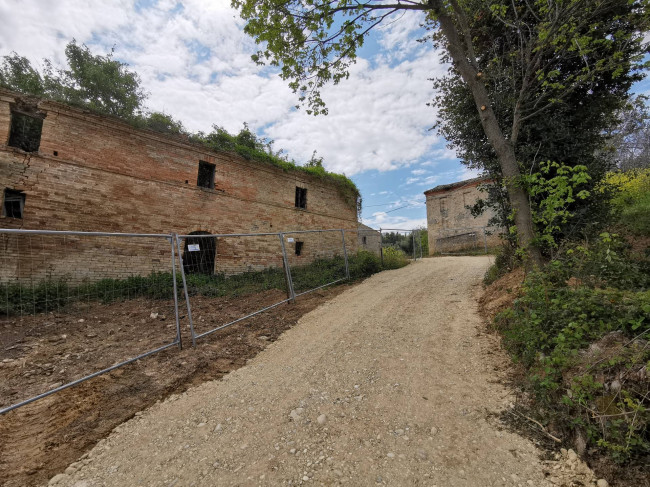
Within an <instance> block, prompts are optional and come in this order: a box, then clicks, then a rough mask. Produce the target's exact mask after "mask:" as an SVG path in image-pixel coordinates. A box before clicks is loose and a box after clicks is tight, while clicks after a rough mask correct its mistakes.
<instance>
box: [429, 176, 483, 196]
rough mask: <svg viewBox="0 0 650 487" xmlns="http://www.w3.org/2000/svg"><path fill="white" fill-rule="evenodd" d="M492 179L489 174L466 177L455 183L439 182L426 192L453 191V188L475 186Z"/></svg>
mask: <svg viewBox="0 0 650 487" xmlns="http://www.w3.org/2000/svg"><path fill="white" fill-rule="evenodd" d="M489 181H491V179H490V178H489V177H488V176H479V177H477V178H472V179H466V180H464V181H457V182H455V183H449V184H439V185H438V186H436V187H435V188H431V189H428V190H426V191H425V192H424V194H426V195H429V194H434V193H444V192H446V191H451V190H453V189H457V188H462V187H464V186H475V185H478V184H480V183H483V182H489Z"/></svg>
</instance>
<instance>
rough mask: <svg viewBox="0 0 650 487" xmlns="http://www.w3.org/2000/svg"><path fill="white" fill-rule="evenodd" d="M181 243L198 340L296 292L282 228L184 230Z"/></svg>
mask: <svg viewBox="0 0 650 487" xmlns="http://www.w3.org/2000/svg"><path fill="white" fill-rule="evenodd" d="M176 245H177V250H178V254H179V255H180V257H181V260H182V280H183V287H184V292H185V298H186V300H187V311H188V318H189V325H190V331H191V336H192V343H196V340H197V339H200V338H203V337H206V336H208V335H211V334H212V333H214V332H216V331H218V330H221V329H223V328H225V327H227V326H230V325H232V324H234V323H238V322H239V321H242V320H244V319H246V318H249V317H251V316H253V315H254V314H257V313H259V312H260V311H265V310H268V309H271V308H273V307H275V306H278V305H280V304H282V303H285V302H287V301H288V300H289V299H290V298H291V297H292V294H291V292H290V287H289V281H288V280H287V274H286V272H285V261H284V253H283V249H282V245H283V241H282V238H281V237H280V235H279V234H254V235H209V234H205V233H204V234H193V235H179V236H177V237H176ZM235 299H236V300H237V302H238V303H239V304H238V306H237V310H236V311H233V310H232V307H231V306H230V307H228V308H229V309H230V310H231V311H229V312H228V313H225V314H224V313H223V312H221V310H220V308H221V307H222V306H223V304H224V303H227V302H230V301H232V300H235ZM233 313H234V314H233Z"/></svg>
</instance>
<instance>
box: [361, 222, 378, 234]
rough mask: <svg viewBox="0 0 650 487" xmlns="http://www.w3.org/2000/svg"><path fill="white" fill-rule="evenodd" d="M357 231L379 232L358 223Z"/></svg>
mask: <svg viewBox="0 0 650 487" xmlns="http://www.w3.org/2000/svg"><path fill="white" fill-rule="evenodd" d="M358 228H359V230H372V231H373V232H378V231H379V230H375V229H374V228H372V227H369V226H368V225H364V224H363V223H361V222H359V227H358Z"/></svg>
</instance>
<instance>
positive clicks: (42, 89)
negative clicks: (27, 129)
mask: <svg viewBox="0 0 650 487" xmlns="http://www.w3.org/2000/svg"><path fill="white" fill-rule="evenodd" d="M113 53H114V49H111V52H109V53H108V54H106V55H104V56H101V55H95V54H93V53H92V52H91V51H90V49H88V47H87V46H85V45H81V46H80V45H78V44H77V43H76V42H75V41H74V40H73V41H72V42H70V43H68V45H67V46H66V48H65V56H66V61H67V67H66V68H64V69H55V68H54V67H53V66H52V63H51V62H50V61H49V60H47V59H45V60H44V65H45V69H44V73H43V74H42V75H41V74H40V73H39V72H38V71H37V70H35V69H34V68H33V67H32V65H31V63H30V62H29V60H27V59H26V58H25V57H22V56H19V55H18V54H16V53H15V52H14V53H12V54H11V55H9V56H4V57H3V62H2V66H1V67H0V85H2V86H4V87H6V88H9V89H11V90H14V91H19V92H21V93H25V94H29V95H35V96H39V97H45V98H50V99H52V100H56V101H60V102H63V103H67V104H69V105H73V106H78V107H83V108H87V109H89V110H91V111H93V112H96V113H100V114H102V115H109V116H114V117H119V118H122V119H124V120H134V119H136V118H138V117H139V116H140V114H141V112H142V110H143V108H144V107H143V103H144V100H145V99H146V98H147V94H146V93H145V92H144V90H143V89H142V88H141V87H140V77H139V76H138V75H137V73H135V72H133V71H130V70H128V69H127V65H126V64H124V63H121V62H119V61H116V60H114V59H113Z"/></svg>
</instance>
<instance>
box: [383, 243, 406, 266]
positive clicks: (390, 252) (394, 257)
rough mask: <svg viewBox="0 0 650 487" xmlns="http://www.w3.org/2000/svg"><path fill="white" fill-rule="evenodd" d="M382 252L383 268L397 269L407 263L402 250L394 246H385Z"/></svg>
mask: <svg viewBox="0 0 650 487" xmlns="http://www.w3.org/2000/svg"><path fill="white" fill-rule="evenodd" d="M383 253H384V266H383V267H384V269H399V268H400V267H404V266H405V265H407V264H408V263H409V260H408V258H407V257H406V254H405V253H404V251H403V250H400V249H396V248H394V247H386V248H385V249H384V250H383Z"/></svg>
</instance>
